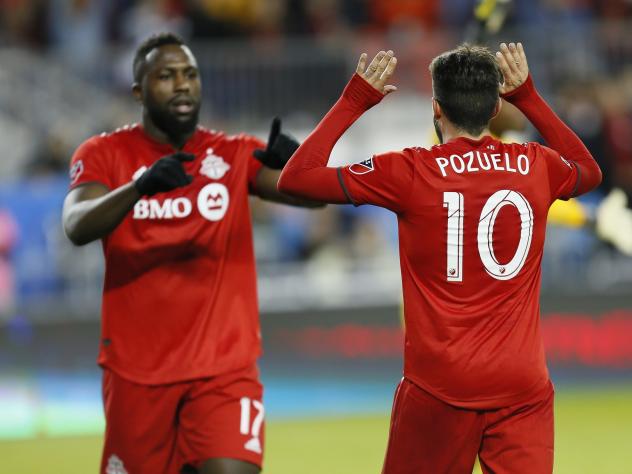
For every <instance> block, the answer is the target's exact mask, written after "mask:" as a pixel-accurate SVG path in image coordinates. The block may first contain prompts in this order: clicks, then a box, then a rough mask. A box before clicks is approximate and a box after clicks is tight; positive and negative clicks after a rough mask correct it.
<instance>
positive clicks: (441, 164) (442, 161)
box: [435, 157, 449, 178]
mask: <svg viewBox="0 0 632 474" xmlns="http://www.w3.org/2000/svg"><path fill="white" fill-rule="evenodd" d="M435 161H436V162H437V165H439V170H441V174H442V175H443V177H444V178H445V177H446V176H447V174H445V167H446V166H448V163H449V161H448V159H447V158H442V157H439V158H435Z"/></svg>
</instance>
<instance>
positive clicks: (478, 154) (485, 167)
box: [476, 151, 492, 171]
mask: <svg viewBox="0 0 632 474" xmlns="http://www.w3.org/2000/svg"><path fill="white" fill-rule="evenodd" d="M476 156H477V157H478V164H479V165H481V168H482V169H484V170H485V171H489V170H490V169H492V165H491V163H490V162H489V156H487V153H483V156H484V157H485V163H486V165H484V164H483V161H482V160H481V152H480V151H477V152H476Z"/></svg>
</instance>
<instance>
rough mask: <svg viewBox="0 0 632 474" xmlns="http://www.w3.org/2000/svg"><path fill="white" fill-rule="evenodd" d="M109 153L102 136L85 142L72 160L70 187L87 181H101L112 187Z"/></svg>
mask: <svg viewBox="0 0 632 474" xmlns="http://www.w3.org/2000/svg"><path fill="white" fill-rule="evenodd" d="M108 156H109V153H108V149H107V147H106V146H105V144H104V142H103V138H101V137H92V138H90V139H89V140H87V141H85V142H83V143H82V144H81V145H80V146H79V148H77V150H76V151H75V153H74V155H73V156H72V159H71V161H70V170H69V174H70V185H69V187H70V189H73V188H76V187H77V186H79V185H81V184H86V183H101V184H103V185H105V186H107V187H108V188H110V189H112V183H111V180H110V177H109V176H110V173H109V159H108Z"/></svg>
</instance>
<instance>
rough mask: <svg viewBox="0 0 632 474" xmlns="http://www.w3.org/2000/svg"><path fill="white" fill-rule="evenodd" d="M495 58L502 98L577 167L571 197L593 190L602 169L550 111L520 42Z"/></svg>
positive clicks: (503, 46) (502, 45) (505, 49)
mask: <svg viewBox="0 0 632 474" xmlns="http://www.w3.org/2000/svg"><path fill="white" fill-rule="evenodd" d="M496 58H497V60H498V64H499V65H500V69H501V71H502V73H503V76H504V79H505V82H504V84H503V85H502V86H501V89H500V92H501V94H502V97H503V98H504V99H505V100H507V101H508V102H511V103H512V104H513V105H515V106H516V107H518V108H519V109H520V111H521V112H522V113H523V114H525V116H526V117H527V118H528V119H529V121H530V122H531V123H532V124H533V125H534V126H535V128H537V130H538V132H539V133H540V135H542V137H543V138H544V140H545V141H546V142H547V144H548V145H549V146H550V147H551V148H553V149H554V150H555V151H557V152H558V153H559V154H560V155H562V156H563V157H564V158H565V159H566V160H567V161H569V162H571V163H572V164H573V165H574V166H575V167H576V168H577V174H578V176H577V182H576V185H575V190H574V193H572V196H568V197H573V196H579V195H580V194H584V193H587V192H588V191H590V190H592V189H594V188H595V187H596V186H597V185H598V184H599V183H600V182H601V170H600V169H599V165H598V164H597V162H596V161H595V160H594V158H593V157H592V155H591V154H590V152H589V151H588V149H587V148H586V146H584V144H583V143H582V141H581V140H580V139H579V137H578V136H577V135H575V133H574V132H573V131H572V130H571V129H570V128H568V126H566V124H565V123H564V122H563V121H562V120H561V119H560V118H559V117H558V116H557V115H556V114H555V112H553V110H552V109H551V108H550V107H549V105H548V104H547V103H546V102H545V101H544V99H543V98H542V96H540V94H538V91H537V90H536V88H535V85H534V84H533V80H532V78H531V76H530V75H529V66H528V64H527V57H526V55H525V52H524V48H523V47H522V43H518V44H517V45H516V44H514V43H509V46H507V45H506V44H505V43H502V44H501V45H500V51H498V52H497V53H496Z"/></svg>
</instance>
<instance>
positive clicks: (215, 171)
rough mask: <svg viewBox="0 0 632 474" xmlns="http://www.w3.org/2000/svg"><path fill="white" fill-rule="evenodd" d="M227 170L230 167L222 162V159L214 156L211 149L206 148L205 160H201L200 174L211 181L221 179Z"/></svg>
mask: <svg viewBox="0 0 632 474" xmlns="http://www.w3.org/2000/svg"><path fill="white" fill-rule="evenodd" d="M229 169H230V165H229V164H228V163H226V162H225V161H224V158H222V157H221V156H217V155H215V154H214V153H213V149H212V148H207V150H206V158H204V160H202V167H201V168H200V174H203V175H204V176H208V177H209V178H211V179H221V178H222V177H223V176H224V175H225V174H226V172H227V171H228V170H229Z"/></svg>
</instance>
